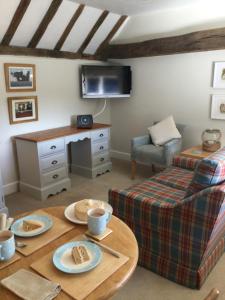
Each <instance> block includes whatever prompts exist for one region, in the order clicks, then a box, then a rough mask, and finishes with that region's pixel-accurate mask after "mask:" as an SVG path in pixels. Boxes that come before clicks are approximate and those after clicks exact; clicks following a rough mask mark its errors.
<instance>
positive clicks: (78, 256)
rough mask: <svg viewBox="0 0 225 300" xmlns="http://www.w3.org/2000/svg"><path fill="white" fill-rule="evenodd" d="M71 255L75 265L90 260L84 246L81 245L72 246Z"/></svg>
mask: <svg viewBox="0 0 225 300" xmlns="http://www.w3.org/2000/svg"><path fill="white" fill-rule="evenodd" d="M72 256H73V260H74V262H75V264H76V265H79V264H82V263H84V262H86V261H88V260H90V257H89V255H88V252H87V249H86V247H85V246H82V245H81V246H76V247H73V249H72Z"/></svg>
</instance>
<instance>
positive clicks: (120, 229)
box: [0, 206, 138, 300]
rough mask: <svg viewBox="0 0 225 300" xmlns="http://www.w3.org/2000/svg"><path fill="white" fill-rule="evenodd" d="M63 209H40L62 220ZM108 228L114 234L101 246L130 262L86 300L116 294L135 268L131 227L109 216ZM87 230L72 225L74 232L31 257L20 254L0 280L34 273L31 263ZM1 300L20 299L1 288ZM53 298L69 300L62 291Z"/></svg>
mask: <svg viewBox="0 0 225 300" xmlns="http://www.w3.org/2000/svg"><path fill="white" fill-rule="evenodd" d="M64 209H65V207H62V206H60V207H48V208H43V209H42V210H43V211H45V212H47V213H48V214H50V215H53V216H55V217H58V218H60V219H63V220H65V217H64ZM31 213H32V212H29V213H27V214H31ZM21 216H22V215H21ZM21 216H19V217H21ZM23 216H24V214H23ZM68 222H69V221H68ZM108 227H109V228H111V229H112V230H113V233H111V234H110V235H109V236H108V237H106V238H105V239H104V241H102V243H104V244H105V245H107V246H109V247H111V248H112V249H114V250H117V251H119V252H121V253H123V254H124V255H126V256H128V257H129V260H128V261H127V262H126V263H125V264H124V265H123V266H122V267H120V268H119V269H118V270H117V271H116V272H115V273H113V275H111V276H110V277H109V278H108V279H106V280H105V281H104V282H103V283H102V284H101V285H100V286H98V287H97V288H96V289H95V290H94V291H93V292H92V293H91V294H89V296H88V297H87V298H85V299H89V300H90V299H93V300H94V299H95V300H96V299H98V300H100V299H108V298H110V297H111V296H113V295H114V294H115V293H116V292H117V291H118V289H120V288H121V287H122V286H123V285H124V284H125V283H126V282H127V281H128V279H129V278H130V277H131V275H132V273H133V272H134V270H135V267H136V265H137V260H138V245H137V241H136V238H135V236H134V234H133V233H132V231H131V230H130V228H129V227H128V226H127V225H126V224H125V223H123V222H122V221H121V220H119V219H118V218H116V217H115V216H113V217H112V219H111V221H110V223H109V225H108ZM86 230H87V226H84V225H77V224H74V229H72V230H70V231H69V232H67V233H65V234H64V235H63V236H61V237H59V238H58V239H56V240H54V241H52V242H50V243H49V244H47V245H46V246H44V247H42V248H41V249H39V250H37V251H36V252H34V253H33V254H31V255H29V256H27V257H25V256H23V255H22V254H19V255H20V256H21V259H20V260H19V261H16V262H14V263H12V264H11V265H9V266H8V267H5V268H4V269H2V270H0V279H2V278H4V277H7V276H9V275H11V274H13V273H14V272H16V271H17V270H19V269H21V268H24V269H27V270H29V271H32V272H34V271H33V270H32V269H31V268H30V267H29V266H30V265H31V264H32V263H34V262H35V261H37V260H39V259H40V258H42V257H43V256H45V255H46V254H48V253H49V252H51V251H54V249H56V248H57V247H59V246H60V245H62V244H64V243H66V242H68V241H69V240H71V239H72V238H74V237H76V236H77V235H80V234H83V233H84V232H85V231H86ZM0 299H4V300H9V299H10V300H11V299H20V298H19V297H17V296H15V295H14V294H13V293H11V292H10V291H8V290H7V289H5V288H3V287H2V286H0ZM56 299H60V300H68V299H72V298H71V297H70V296H68V295H67V294H66V293H64V292H63V291H61V293H60V294H59V295H58V297H56Z"/></svg>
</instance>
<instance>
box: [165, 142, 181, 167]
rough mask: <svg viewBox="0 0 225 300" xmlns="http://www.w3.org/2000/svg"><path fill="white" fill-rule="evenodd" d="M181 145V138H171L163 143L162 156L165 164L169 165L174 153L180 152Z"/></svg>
mask: <svg viewBox="0 0 225 300" xmlns="http://www.w3.org/2000/svg"><path fill="white" fill-rule="evenodd" d="M181 147H182V139H172V140H170V141H169V142H167V143H165V144H164V145H163V149H164V157H165V159H166V165H167V166H170V165H171V164H172V160H173V157H174V155H176V154H178V153H180V151H181Z"/></svg>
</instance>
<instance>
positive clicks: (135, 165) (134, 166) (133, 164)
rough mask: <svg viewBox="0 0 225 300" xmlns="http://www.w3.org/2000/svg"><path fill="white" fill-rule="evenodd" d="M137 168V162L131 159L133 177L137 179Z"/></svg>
mask: <svg viewBox="0 0 225 300" xmlns="http://www.w3.org/2000/svg"><path fill="white" fill-rule="evenodd" d="M136 168H137V163H136V161H135V160H132V161H131V179H135V176H136Z"/></svg>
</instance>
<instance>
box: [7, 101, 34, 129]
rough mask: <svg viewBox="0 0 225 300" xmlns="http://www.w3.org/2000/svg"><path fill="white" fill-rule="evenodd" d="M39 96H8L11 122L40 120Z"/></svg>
mask: <svg viewBox="0 0 225 300" xmlns="http://www.w3.org/2000/svg"><path fill="white" fill-rule="evenodd" d="M37 101H38V100H37V96H24V97H8V109H9V122H10V124H17V123H24V122H33V121H37V120H38V103H37Z"/></svg>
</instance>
